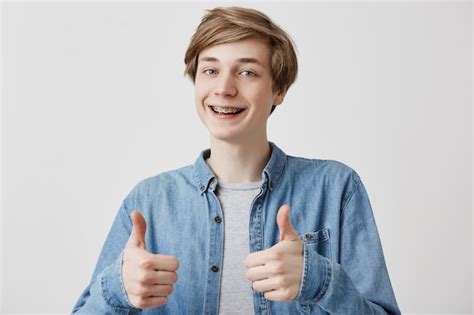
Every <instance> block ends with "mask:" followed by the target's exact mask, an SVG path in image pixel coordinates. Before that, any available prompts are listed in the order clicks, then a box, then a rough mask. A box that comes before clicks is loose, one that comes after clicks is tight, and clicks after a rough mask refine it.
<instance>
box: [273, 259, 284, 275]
mask: <svg viewBox="0 0 474 315" xmlns="http://www.w3.org/2000/svg"><path fill="white" fill-rule="evenodd" d="M284 271H285V266H283V263H282V262H280V261H277V262H275V263H274V264H273V266H272V268H271V272H272V273H273V274H274V275H280V274H282V273H283V272H284Z"/></svg>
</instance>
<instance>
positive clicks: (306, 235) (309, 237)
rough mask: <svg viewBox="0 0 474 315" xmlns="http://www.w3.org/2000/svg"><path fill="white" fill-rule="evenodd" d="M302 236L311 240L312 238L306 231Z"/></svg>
mask: <svg viewBox="0 0 474 315" xmlns="http://www.w3.org/2000/svg"><path fill="white" fill-rule="evenodd" d="M304 238H305V239H307V240H312V239H313V235H311V234H309V233H307V234H305V236H304Z"/></svg>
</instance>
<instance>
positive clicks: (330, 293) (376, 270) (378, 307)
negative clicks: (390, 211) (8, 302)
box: [72, 142, 400, 315]
mask: <svg viewBox="0 0 474 315" xmlns="http://www.w3.org/2000/svg"><path fill="white" fill-rule="evenodd" d="M269 144H270V147H271V150H272V153H271V157H270V159H269V161H268V163H267V164H266V166H265V168H264V170H263V172H262V179H263V180H262V185H261V188H260V193H259V194H258V195H257V196H256V197H255V199H254V200H253V203H252V206H251V208H250V209H249V211H250V219H249V222H242V224H249V240H250V241H249V248H250V252H255V251H260V250H263V249H267V248H270V247H271V246H273V245H275V244H276V243H278V241H279V229H278V225H277V222H276V216H277V211H278V209H279V208H280V206H282V205H283V204H288V205H289V207H290V219H291V222H292V224H293V226H294V228H295V229H296V231H297V232H298V234H299V236H300V238H301V240H302V241H303V243H304V253H303V254H304V268H303V271H302V281H301V286H300V292H299V293H298V296H297V297H296V299H295V300H294V301H292V302H274V301H269V300H267V299H265V297H264V295H263V294H262V293H258V292H253V301H254V311H255V314H357V315H363V314H400V310H399V308H398V306H397V302H396V299H395V294H394V292H393V289H392V286H391V283H390V278H389V274H388V271H387V267H386V264H385V258H384V254H383V250H382V246H381V242H380V238H379V234H378V230H377V227H376V223H375V219H374V215H373V212H372V208H371V205H370V202H369V198H368V195H367V192H366V190H365V188H364V185H363V184H362V182H361V179H360V177H359V176H358V174H357V173H356V172H355V171H354V170H353V169H352V168H350V167H349V166H347V165H345V164H343V163H341V162H338V161H334V160H321V159H306V158H301V157H293V156H289V155H286V154H285V153H284V152H283V151H282V150H281V149H280V148H278V147H277V146H276V145H275V144H274V143H272V142H269ZM209 156H210V150H209V149H208V150H205V151H203V152H202V153H200V154H199V156H198V158H197V159H196V162H195V163H194V164H193V165H189V166H186V167H183V168H180V169H177V170H173V171H169V172H164V173H161V174H159V175H157V176H154V177H151V178H148V179H145V180H143V181H141V182H140V183H138V184H137V185H136V186H135V187H134V189H133V190H132V191H131V192H130V194H129V195H128V196H127V197H126V198H125V200H124V201H123V204H122V206H121V207H120V209H119V210H118V213H117V215H116V217H115V220H114V222H113V224H112V227H111V229H110V232H109V234H108V236H107V238H106V240H105V243H104V245H103V248H102V251H101V253H100V256H99V259H98V262H97V264H96V267H95V270H94V272H93V275H92V278H91V281H90V283H89V285H88V286H87V288H85V290H84V291H83V293H82V294H81V296H80V297H79V299H78V301H77V302H76V304H75V306H74V307H73V311H72V313H74V314H218V306H219V292H220V281H221V268H222V258H223V255H224V252H223V244H224V242H223V238H224V224H225V221H222V222H220V220H217V221H216V220H214V218H215V217H217V216H219V217H221V218H222V217H224V216H223V213H222V209H221V207H220V204H219V201H218V199H217V197H216V194H215V189H216V185H217V179H216V177H215V175H214V174H213V172H212V171H211V169H210V168H209V167H208V165H207V164H206V162H205V159H206V158H207V157H209ZM135 209H136V210H139V211H140V212H141V213H142V214H143V216H144V217H145V220H146V221H147V231H146V245H147V250H148V251H149V252H152V253H155V254H163V255H172V256H175V257H176V258H177V259H178V261H179V263H180V267H179V269H178V270H177V273H178V281H177V282H176V283H175V284H174V291H173V293H172V294H171V295H170V296H169V297H168V303H167V304H166V305H163V306H160V307H157V308H153V309H144V310H141V309H137V308H134V307H133V306H132V305H131V304H130V302H129V301H128V298H127V295H126V292H125V290H124V287H123V283H122V276H121V266H122V254H123V249H124V247H125V244H126V242H127V240H128V238H129V236H130V233H131V229H132V221H131V219H130V213H131V212H132V211H133V210H135ZM242 263H243V262H242ZM216 267H217V268H216Z"/></svg>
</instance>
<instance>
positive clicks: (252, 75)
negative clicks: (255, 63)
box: [242, 70, 255, 77]
mask: <svg viewBox="0 0 474 315" xmlns="http://www.w3.org/2000/svg"><path fill="white" fill-rule="evenodd" d="M244 72H248V73H250V75H245V77H254V76H255V73H253V72H252V71H250V70H244V71H242V73H244Z"/></svg>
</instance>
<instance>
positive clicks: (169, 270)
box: [122, 210, 179, 308]
mask: <svg viewBox="0 0 474 315" xmlns="http://www.w3.org/2000/svg"><path fill="white" fill-rule="evenodd" d="M130 216H131V218H132V222H133V228H132V233H131V234H130V237H129V239H128V242H127V244H126V245H125V249H124V254H123V264H122V278H123V284H124V288H125V292H126V293H127V296H128V299H129V301H130V303H131V304H132V305H133V306H134V307H136V308H153V307H157V306H160V305H163V304H166V303H167V302H168V296H169V295H170V294H171V293H172V292H173V283H175V282H176V281H177V280H178V276H177V274H176V270H177V269H178V267H179V263H178V261H177V260H176V258H175V257H173V256H164V255H155V254H152V253H149V252H147V250H146V245H145V232H146V222H145V219H144V218H143V216H142V215H141V213H140V212H138V211H136V210H135V211H133V212H132V213H131V215H130Z"/></svg>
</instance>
